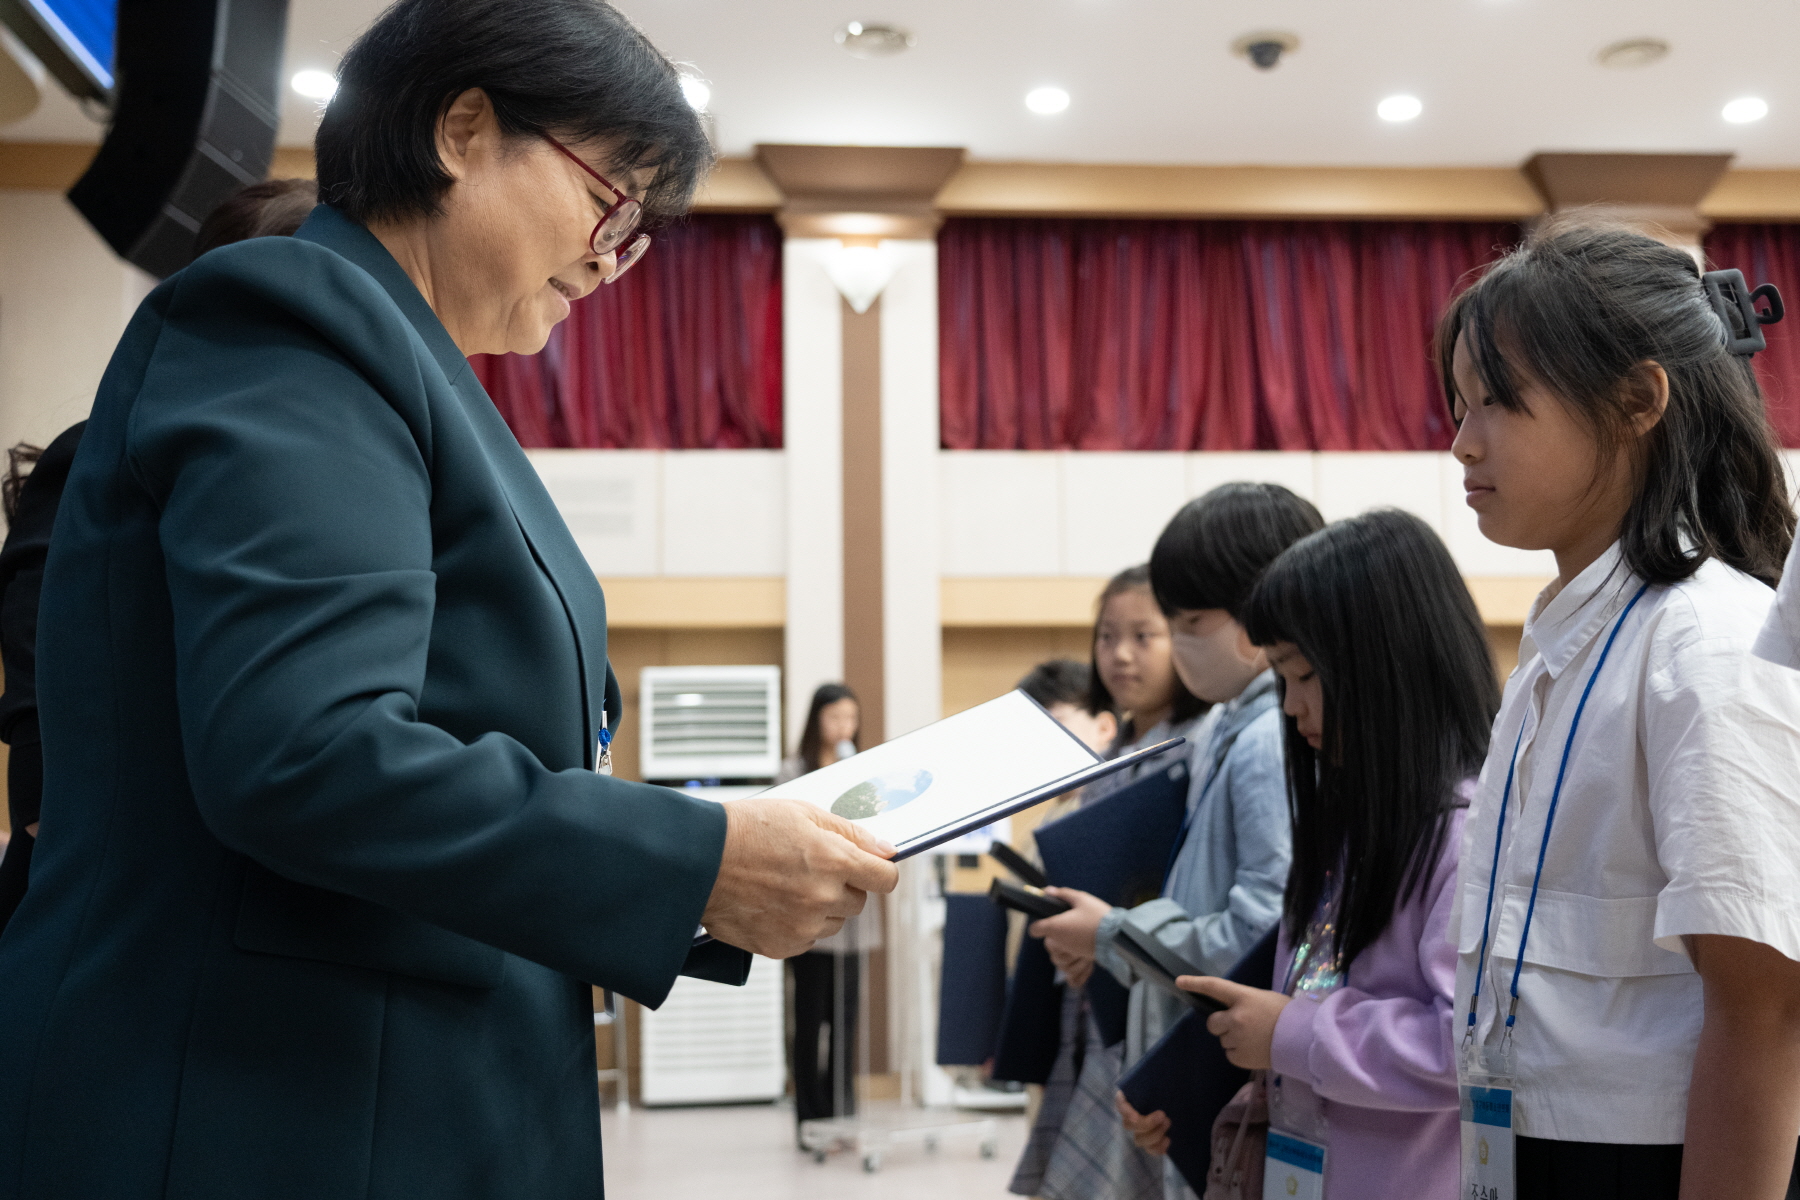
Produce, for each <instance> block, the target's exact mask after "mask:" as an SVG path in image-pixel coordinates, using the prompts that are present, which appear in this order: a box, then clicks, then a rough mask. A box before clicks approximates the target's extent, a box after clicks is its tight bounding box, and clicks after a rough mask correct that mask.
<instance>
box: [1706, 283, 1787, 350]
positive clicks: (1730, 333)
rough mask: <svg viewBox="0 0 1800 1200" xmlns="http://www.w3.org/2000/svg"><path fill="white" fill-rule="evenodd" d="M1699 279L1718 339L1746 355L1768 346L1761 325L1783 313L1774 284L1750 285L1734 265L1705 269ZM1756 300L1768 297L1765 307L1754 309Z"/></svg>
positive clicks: (1774, 320) (1765, 348)
mask: <svg viewBox="0 0 1800 1200" xmlns="http://www.w3.org/2000/svg"><path fill="white" fill-rule="evenodd" d="M1700 282H1701V284H1702V285H1703V286H1704V287H1705V288H1706V299H1707V300H1708V302H1710V303H1711V304H1712V307H1713V312H1714V313H1716V314H1718V317H1719V325H1720V339H1721V340H1722V341H1723V342H1724V344H1725V349H1726V350H1727V351H1728V352H1730V353H1732V354H1737V355H1741V356H1743V357H1744V358H1749V357H1750V356H1751V355H1752V354H1755V353H1756V352H1757V351H1758V350H1767V349H1768V348H1769V342H1768V339H1766V338H1765V337H1763V331H1762V327H1763V326H1764V325H1773V324H1775V322H1777V321H1779V320H1781V318H1782V316H1783V315H1784V312H1783V310H1782V306H1781V293H1780V292H1779V291H1777V290H1776V289H1775V285H1774V284H1772V283H1765V284H1763V285H1762V286H1761V287H1758V288H1755V289H1752V288H1751V287H1750V285H1749V283H1748V282H1746V281H1745V279H1744V273H1743V272H1742V271H1740V270H1738V269H1737V268H1736V267H1730V268H1727V269H1726V270H1723V271H1708V272H1707V273H1706V274H1704V275H1702V276H1701V277H1700ZM1758 300H1766V301H1768V305H1769V306H1768V308H1766V309H1762V310H1758V309H1757V307H1756V302H1757V301H1758Z"/></svg>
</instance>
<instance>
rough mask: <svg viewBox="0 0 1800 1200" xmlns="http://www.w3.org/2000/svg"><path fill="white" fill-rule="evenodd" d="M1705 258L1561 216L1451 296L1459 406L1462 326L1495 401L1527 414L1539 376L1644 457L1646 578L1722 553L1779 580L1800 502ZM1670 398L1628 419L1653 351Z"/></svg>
mask: <svg viewBox="0 0 1800 1200" xmlns="http://www.w3.org/2000/svg"><path fill="white" fill-rule="evenodd" d="M1720 334H1721V325H1720V321H1719V318H1718V316H1717V315H1716V314H1715V313H1714V311H1713V308H1712V305H1711V304H1710V303H1709V302H1708V300H1707V298H1706V291H1705V289H1704V287H1703V286H1702V285H1701V282H1700V271H1699V268H1698V267H1697V266H1696V265H1695V263H1694V260H1693V259H1692V258H1690V257H1689V256H1688V255H1687V254H1686V253H1685V252H1683V251H1681V250H1677V249H1675V248H1674V247H1672V246H1665V245H1663V244H1662V243H1661V242H1658V241H1656V240H1655V239H1653V238H1649V237H1645V236H1644V235H1643V234H1641V233H1636V232H1634V231H1632V230H1630V229H1627V228H1625V227H1623V226H1615V225H1604V224H1595V223H1593V222H1592V221H1591V220H1584V219H1582V218H1580V217H1576V218H1574V219H1573V220H1563V221H1549V222H1546V223H1545V224H1544V225H1543V226H1541V227H1540V228H1539V229H1538V230H1537V231H1536V232H1535V233H1533V234H1532V235H1531V236H1530V237H1528V238H1527V239H1526V240H1525V243H1524V244H1523V245H1521V246H1520V247H1519V248H1518V249H1517V250H1515V251H1513V252H1512V253H1511V254H1509V255H1507V256H1506V257H1505V258H1503V259H1501V260H1500V261H1499V262H1497V263H1495V264H1494V266H1493V267H1491V268H1490V269H1489V270H1488V271H1487V273H1486V274H1485V275H1483V276H1482V277H1481V279H1480V280H1479V281H1478V282H1477V283H1476V284H1475V285H1474V286H1473V287H1471V288H1469V289H1468V290H1467V291H1465V292H1463V293H1462V294H1461V295H1460V296H1458V297H1457V298H1456V299H1455V300H1453V301H1451V303H1450V307H1449V309H1448V310H1447V311H1446V312H1445V313H1444V317H1443V320H1442V322H1440V324H1439V326H1438V335H1437V357H1438V374H1439V377H1440V378H1441V379H1442V381H1443V385H1444V394H1445V395H1446V396H1447V397H1449V399H1450V403H1451V406H1452V408H1454V407H1455V405H1456V401H1457V390H1456V378H1455V375H1454V373H1453V372H1452V370H1451V364H1452V362H1453V361H1454V359H1455V354H1456V345H1457V341H1458V340H1459V339H1462V340H1465V341H1466V342H1467V348H1468V350H1467V352H1468V355H1469V357H1470V359H1471V360H1472V362H1473V364H1474V367H1475V371H1476V373H1477V374H1478V375H1479V376H1480V378H1481V382H1482V384H1483V386H1485V387H1486V388H1487V390H1488V394H1489V395H1490V396H1491V397H1492V398H1493V400H1494V402H1495V403H1497V404H1500V405H1501V406H1503V407H1505V408H1507V409H1509V410H1511V411H1513V412H1527V411H1529V408H1528V406H1527V405H1526V403H1525V400H1524V398H1523V397H1522V395H1521V392H1522V391H1523V389H1524V388H1525V387H1526V386H1527V385H1528V384H1529V383H1532V382H1535V383H1537V384H1539V385H1541V386H1542V387H1543V388H1544V389H1545V390H1547V391H1548V392H1550V393H1551V394H1552V395H1554V396H1556V397H1558V398H1559V399H1561V400H1562V401H1563V402H1564V403H1565V404H1567V405H1568V406H1569V407H1570V408H1571V409H1572V410H1573V412H1574V413H1575V415H1576V416H1577V417H1579V418H1580V419H1581V420H1583V421H1584V422H1585V423H1586V424H1587V425H1588V427H1589V428H1590V429H1592V430H1593V431H1594V433H1595V434H1596V435H1597V437H1598V439H1599V441H1600V444H1601V446H1602V448H1603V452H1605V451H1606V450H1607V449H1608V448H1616V449H1618V450H1622V451H1625V452H1628V453H1630V454H1632V455H1634V456H1635V457H1636V458H1637V464H1636V465H1637V468H1638V475H1639V478H1640V479H1641V481H1642V482H1641V483H1640V484H1639V486H1638V494H1637V498H1636V499H1635V500H1634V501H1633V502H1632V505H1631V509H1630V511H1629V512H1627V513H1626V516H1625V523H1624V527H1623V528H1622V529H1621V530H1620V531H1619V537H1620V540H1621V542H1622V543H1623V544H1622V547H1621V548H1622V550H1623V552H1624V556H1625V562H1626V564H1627V565H1628V566H1630V568H1631V569H1632V570H1633V571H1634V572H1636V574H1637V575H1638V577H1639V578H1641V579H1644V580H1647V581H1648V582H1650V583H1656V584H1670V583H1676V582H1679V581H1680V580H1683V579H1686V578H1688V577H1689V576H1691V575H1692V574H1693V573H1694V572H1695V571H1697V570H1699V569H1700V565H1701V564H1702V563H1704V562H1705V561H1706V560H1707V559H1709V558H1718V559H1720V560H1721V561H1723V562H1725V563H1727V564H1728V565H1730V566H1733V567H1736V568H1737V569H1738V570H1740V571H1742V572H1744V573H1745V574H1747V575H1753V576H1755V577H1756V578H1758V579H1760V580H1762V581H1763V582H1764V583H1767V584H1769V585H1771V586H1773V585H1774V584H1775V583H1776V582H1777V581H1779V580H1780V578H1781V565H1782V562H1783V560H1785V559H1786V557H1787V552H1788V546H1789V544H1790V543H1791V542H1792V541H1793V540H1794V510H1793V508H1792V506H1791V505H1790V504H1789V503H1788V498H1787V492H1786V486H1787V483H1786V476H1785V474H1784V473H1783V471H1782V466H1781V455H1780V452H1779V450H1777V448H1776V442H1775V436H1774V433H1773V432H1772V431H1771V429H1770V427H1769V418H1768V413H1767V411H1766V409H1765V407H1764V404H1763V395H1762V389H1761V388H1759V387H1758V386H1757V383H1756V375H1755V372H1754V371H1752V370H1751V367H1750V360H1749V359H1748V358H1744V357H1740V356H1738V355H1734V354H1731V353H1730V352H1728V351H1727V350H1726V349H1725V347H1724V345H1723V344H1722V341H1721V337H1720ZM1650 362H1654V363H1656V364H1658V365H1660V366H1661V367H1662V369H1663V370H1664V371H1665V372H1666V373H1667V374H1668V377H1669V404H1668V408H1667V410H1666V411H1665V412H1664V414H1663V417H1662V420H1661V421H1660V422H1658V423H1657V425H1656V427H1655V428H1654V429H1652V430H1651V431H1650V432H1649V433H1648V434H1646V435H1645V436H1643V437H1633V436H1631V433H1630V426H1629V422H1630V420H1631V410H1630V395H1631V390H1632V389H1631V387H1630V384H1631V382H1632V380H1633V378H1634V377H1635V376H1636V375H1638V373H1639V372H1641V370H1642V368H1643V365H1644V364H1645V363H1650Z"/></svg>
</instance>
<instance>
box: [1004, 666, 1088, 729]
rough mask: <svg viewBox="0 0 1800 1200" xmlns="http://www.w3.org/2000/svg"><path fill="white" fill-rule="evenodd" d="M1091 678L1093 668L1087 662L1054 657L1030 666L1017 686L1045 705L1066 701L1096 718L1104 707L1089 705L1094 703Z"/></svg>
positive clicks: (1064, 702) (1046, 706)
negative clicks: (1029, 669)
mask: <svg viewBox="0 0 1800 1200" xmlns="http://www.w3.org/2000/svg"><path fill="white" fill-rule="evenodd" d="M1093 680H1094V669H1093V668H1092V667H1090V666H1089V665H1088V664H1087V663H1084V662H1077V661H1076V660H1075V659H1072V658H1053V659H1051V660H1050V661H1048V662H1041V663H1039V664H1038V665H1037V666H1035V667H1033V668H1031V673H1030V674H1028V675H1026V676H1025V678H1023V679H1021V680H1019V682H1018V689H1019V690H1020V691H1021V692H1024V693H1025V694H1026V695H1027V696H1030V697H1031V698H1032V699H1033V700H1036V701H1037V702H1038V703H1039V704H1041V705H1043V706H1044V707H1045V708H1051V707H1053V706H1055V705H1058V704H1069V705H1073V706H1074V707H1076V708H1080V709H1085V710H1086V711H1087V712H1088V713H1089V715H1091V716H1096V717H1097V716H1099V715H1100V714H1101V713H1102V712H1105V711H1106V710H1105V709H1100V708H1088V705H1089V704H1091V703H1093V691H1092V688H1093Z"/></svg>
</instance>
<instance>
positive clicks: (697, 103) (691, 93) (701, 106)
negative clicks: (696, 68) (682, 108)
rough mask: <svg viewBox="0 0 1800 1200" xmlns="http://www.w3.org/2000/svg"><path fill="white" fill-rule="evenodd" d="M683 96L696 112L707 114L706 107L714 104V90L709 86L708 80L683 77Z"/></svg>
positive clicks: (689, 76) (690, 76)
mask: <svg viewBox="0 0 1800 1200" xmlns="http://www.w3.org/2000/svg"><path fill="white" fill-rule="evenodd" d="M681 94H682V96H683V98H685V99H686V100H687V102H688V107H689V108H691V109H693V110H694V111H695V112H705V111H706V106H707V105H708V104H711V103H712V88H710V87H708V86H707V83H706V80H704V79H698V78H695V77H694V76H692V75H683V76H682V77H681Z"/></svg>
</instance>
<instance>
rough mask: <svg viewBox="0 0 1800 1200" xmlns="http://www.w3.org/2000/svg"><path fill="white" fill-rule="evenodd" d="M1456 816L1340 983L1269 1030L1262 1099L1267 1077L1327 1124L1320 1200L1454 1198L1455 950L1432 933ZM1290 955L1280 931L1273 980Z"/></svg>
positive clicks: (1455, 841) (1442, 906)
mask: <svg viewBox="0 0 1800 1200" xmlns="http://www.w3.org/2000/svg"><path fill="white" fill-rule="evenodd" d="M1467 812H1468V810H1467V809H1457V810H1456V812H1455V813H1454V815H1453V816H1452V817H1451V823H1450V828H1449V830H1448V832H1447V833H1446V835H1445V837H1444V848H1443V852H1442V853H1441V854H1440V855H1439V856H1438V861H1437V865H1436V867H1435V868H1434V869H1433V870H1432V872H1431V876H1430V878H1429V879H1428V880H1426V882H1425V883H1424V885H1423V886H1422V887H1421V888H1419V889H1418V890H1416V891H1415V892H1414V893H1413V894H1412V897H1411V898H1410V899H1409V900H1407V901H1406V902H1405V903H1403V904H1402V905H1401V906H1400V907H1399V908H1398V909H1396V910H1395V912H1394V919H1393V920H1392V921H1391V922H1389V924H1388V927H1387V928H1386V929H1384V930H1383V931H1382V933H1381V936H1380V937H1379V938H1377V939H1375V942H1374V943H1373V944H1372V945H1370V946H1369V947H1368V948H1367V949H1365V950H1364V951H1363V952H1362V953H1361V954H1359V955H1357V956H1356V961H1355V962H1353V963H1351V964H1350V970H1349V971H1348V973H1347V974H1346V976H1345V979H1344V982H1343V985H1342V986H1341V987H1339V988H1338V989H1337V990H1336V991H1333V992H1331V993H1329V994H1328V995H1326V996H1325V998H1324V999H1323V1000H1313V999H1310V998H1308V997H1307V996H1305V995H1300V996H1296V997H1295V998H1294V999H1293V1000H1292V1001H1291V1002H1290V1003H1289V1004H1288V1006H1287V1007H1286V1008H1285V1009H1283V1010H1282V1013H1281V1018H1280V1019H1279V1020H1278V1021H1277V1022H1276V1024H1275V1040H1274V1044H1273V1046H1272V1047H1271V1051H1270V1056H1271V1063H1272V1069H1271V1070H1270V1072H1269V1083H1270V1086H1271V1090H1273V1089H1274V1088H1275V1087H1276V1086H1277V1084H1276V1079H1277V1077H1278V1076H1279V1077H1280V1083H1279V1087H1280V1088H1281V1090H1282V1099H1283V1105H1284V1107H1287V1108H1290V1109H1292V1110H1296V1111H1298V1112H1300V1113H1301V1114H1305V1113H1306V1112H1307V1111H1309V1110H1310V1111H1312V1112H1315V1113H1318V1112H1322V1113H1323V1115H1324V1118H1325V1121H1326V1123H1327V1125H1328V1129H1329V1133H1328V1145H1329V1147H1330V1149H1329V1150H1328V1151H1327V1154H1326V1160H1325V1200H1450V1198H1451V1197H1454V1196H1455V1195H1456V1194H1457V1186H1458V1185H1457V1171H1458V1158H1459V1138H1460V1132H1459V1125H1458V1122H1459V1116H1458V1105H1457V1092H1456V1059H1455V1053H1454V1048H1453V1044H1452V1037H1451V1015H1452V1007H1453V1002H1454V1001H1453V997H1454V994H1455V991H1456V948H1455V947H1454V946H1452V945H1451V944H1450V942H1449V941H1448V940H1447V939H1446V938H1445V936H1444V932H1445V929H1446V928H1447V926H1448V925H1449V921H1450V903H1451V900H1452V899H1453V898H1454V896H1455V894H1456V858H1457V852H1458V849H1459V848H1460V847H1461V845H1462V827H1463V817H1464V816H1465V814H1466V813H1467ZM1292 956H1293V947H1292V946H1290V945H1289V944H1288V938H1287V933H1286V930H1285V929H1284V930H1283V932H1282V934H1281V936H1280V939H1279V941H1278V942H1277V946H1276V957H1275V962H1276V969H1277V972H1278V973H1280V972H1283V971H1285V968H1286V965H1287V964H1288V963H1289V962H1291V961H1292ZM1271 1098H1273V1097H1271Z"/></svg>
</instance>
